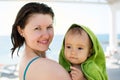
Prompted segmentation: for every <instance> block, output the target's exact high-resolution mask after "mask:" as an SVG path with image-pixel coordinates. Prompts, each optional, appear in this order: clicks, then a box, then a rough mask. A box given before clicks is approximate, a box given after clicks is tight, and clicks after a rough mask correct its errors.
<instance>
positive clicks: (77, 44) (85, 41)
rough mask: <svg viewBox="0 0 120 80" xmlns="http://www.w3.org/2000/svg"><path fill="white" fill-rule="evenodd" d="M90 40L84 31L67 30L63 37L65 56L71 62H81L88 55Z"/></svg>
mask: <svg viewBox="0 0 120 80" xmlns="http://www.w3.org/2000/svg"><path fill="white" fill-rule="evenodd" d="M90 46H91V45H90V40H89V37H88V35H87V34H86V32H84V31H82V34H79V33H71V32H68V33H67V35H66V37H65V57H66V59H67V60H68V61H69V62H71V63H72V64H81V63H82V62H84V61H85V60H86V59H87V58H88V56H89V55H90V49H91V47H90Z"/></svg>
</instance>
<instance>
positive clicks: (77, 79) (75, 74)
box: [70, 66, 86, 80]
mask: <svg viewBox="0 0 120 80" xmlns="http://www.w3.org/2000/svg"><path fill="white" fill-rule="evenodd" d="M70 68H71V72H70V75H71V78H72V80H86V78H85V77H84V74H83V73H82V71H81V70H80V69H78V68H75V67H72V66H71V67H70Z"/></svg>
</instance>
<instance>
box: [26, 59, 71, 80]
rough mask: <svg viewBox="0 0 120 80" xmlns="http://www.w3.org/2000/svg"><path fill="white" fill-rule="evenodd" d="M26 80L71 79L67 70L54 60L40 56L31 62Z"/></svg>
mask: <svg viewBox="0 0 120 80" xmlns="http://www.w3.org/2000/svg"><path fill="white" fill-rule="evenodd" d="M27 77H29V79H28V80H33V79H34V80H71V79H70V76H69V74H68V72H67V71H66V70H65V69H64V68H63V67H62V66H61V65H59V64H58V63H57V62H56V61H53V60H50V59H45V58H40V59H38V60H36V61H35V62H34V63H32V64H31V66H30V68H29V70H28V72H27Z"/></svg>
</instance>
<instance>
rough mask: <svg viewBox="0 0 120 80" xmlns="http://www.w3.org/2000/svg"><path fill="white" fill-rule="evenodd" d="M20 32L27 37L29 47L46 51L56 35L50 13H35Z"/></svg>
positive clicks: (26, 43)
mask: <svg viewBox="0 0 120 80" xmlns="http://www.w3.org/2000/svg"><path fill="white" fill-rule="evenodd" d="M19 32H20V34H21V35H22V36H23V37H24V38H25V45H26V47H27V48H29V49H32V50H33V51H37V52H45V51H46V50H47V49H48V48H49V44H50V43H51V41H52V39H53V36H54V29H53V19H52V17H51V16H50V15H48V14H33V15H31V16H30V17H29V19H28V20H27V22H26V25H25V28H24V29H22V30H21V29H20V31H19Z"/></svg>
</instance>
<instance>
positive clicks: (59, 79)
mask: <svg viewBox="0 0 120 80" xmlns="http://www.w3.org/2000/svg"><path fill="white" fill-rule="evenodd" d="M53 19H54V13H53V10H52V9H51V8H50V7H48V6H47V5H46V4H43V3H36V2H31V3H27V4H25V5H24V6H23V7H22V8H21V9H20V11H19V12H18V14H17V17H16V20H15V22H14V24H13V26H12V34H11V40H12V44H13V48H12V56H13V53H14V52H15V50H16V49H18V51H17V52H19V49H20V48H21V46H23V44H24V45H25V47H24V51H23V55H22V57H21V61H20V66H19V79H20V80H71V79H70V76H69V74H68V73H67V72H66V71H65V70H64V68H62V67H61V66H60V65H59V64H58V63H57V62H55V61H52V60H50V59H47V58H46V54H45V52H46V51H47V50H48V49H49V44H50V43H51V41H52V39H53V36H54V29H53ZM58 71H59V73H58Z"/></svg>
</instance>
